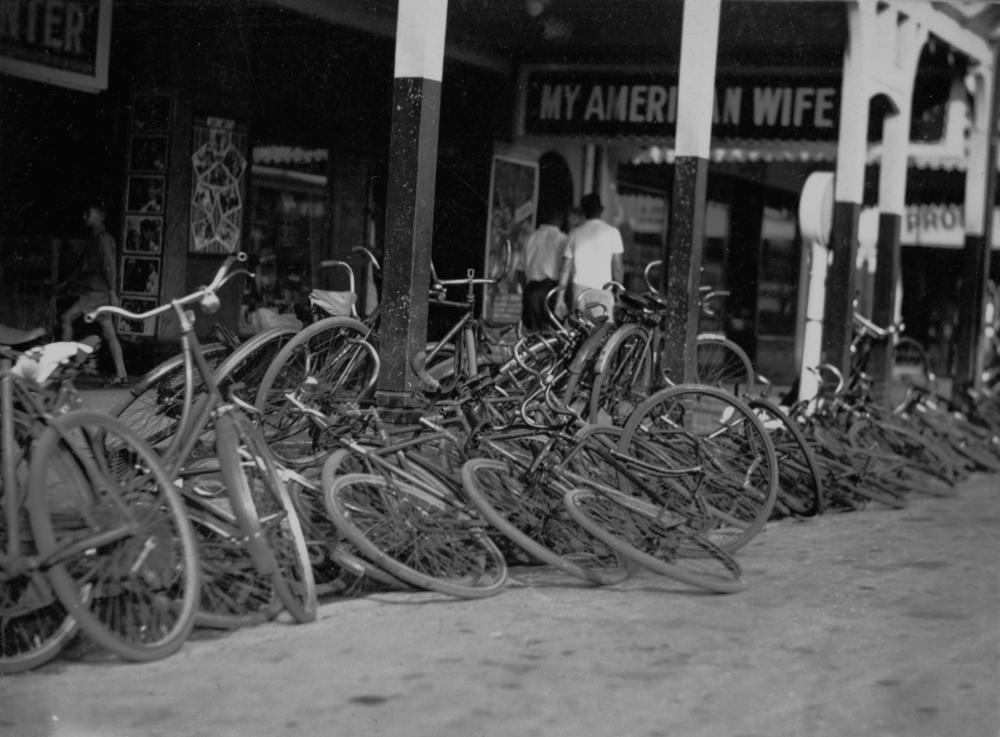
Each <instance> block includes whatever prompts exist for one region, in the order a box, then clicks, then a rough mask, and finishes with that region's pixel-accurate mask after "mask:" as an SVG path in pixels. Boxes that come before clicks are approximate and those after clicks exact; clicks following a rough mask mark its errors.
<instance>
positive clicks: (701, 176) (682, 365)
mask: <svg viewBox="0 0 1000 737" xmlns="http://www.w3.org/2000/svg"><path fill="white" fill-rule="evenodd" d="M720 6H721V0H685V2H684V18H683V32H682V35H681V55H680V69H679V79H678V83H677V93H678V94H677V149H676V158H675V161H674V182H673V193H672V197H671V207H670V230H669V237H668V240H667V244H666V249H665V252H664V254H663V264H664V268H663V270H662V275H661V284H660V287H661V290H662V291H663V293H664V294H665V295H666V300H667V302H668V304H669V306H670V309H669V310H668V311H667V314H666V316H665V317H664V321H663V332H664V346H663V348H664V350H663V364H662V368H663V369H664V370H666V371H667V376H668V377H669V378H670V379H671V380H672V381H675V382H678V383H679V382H682V381H683V382H690V381H694V380H695V378H696V373H697V371H696V369H697V367H696V364H695V340H696V339H697V336H698V310H699V295H698V287H699V286H700V285H701V255H702V249H703V245H704V240H705V190H706V187H707V184H708V157H709V153H710V150H711V143H712V110H713V107H714V102H715V65H716V56H717V50H718V45H719V11H720Z"/></svg>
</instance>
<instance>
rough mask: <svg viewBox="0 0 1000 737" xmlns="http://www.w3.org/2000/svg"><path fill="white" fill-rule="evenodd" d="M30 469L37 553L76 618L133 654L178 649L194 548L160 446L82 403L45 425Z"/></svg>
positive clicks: (192, 602) (190, 608) (189, 618)
mask: <svg viewBox="0 0 1000 737" xmlns="http://www.w3.org/2000/svg"><path fill="white" fill-rule="evenodd" d="M29 478H30V481H29V501H28V504H29V510H30V519H31V528H32V532H33V533H34V535H35V540H36V543H37V546H38V555H39V558H40V560H41V562H42V566H43V568H47V569H48V575H49V579H50V580H51V582H52V587H53V589H54V590H55V592H56V594H57V596H58V597H59V599H60V600H61V601H62V603H63V605H64V606H65V607H66V609H67V610H68V611H69V612H70V613H71V614H72V615H73V616H74V617H75V618H76V619H77V621H78V622H79V624H80V627H81V628H82V629H83V630H84V631H85V632H86V633H87V634H88V635H89V636H90V637H91V638H92V639H93V640H94V641H95V642H97V643H98V644H99V645H101V646H103V647H105V648H107V649H108V650H111V651H112V652H114V653H116V654H117V655H119V656H121V657H122V658H125V659H127V660H134V661H148V660H155V659H158V658H162V657H166V656H167V655H170V654H171V653H173V652H175V651H177V650H178V649H179V648H180V647H181V645H182V644H183V643H184V640H185V639H186V638H187V635H188V633H189V632H190V631H191V628H192V626H193V625H194V620H195V613H196V611H197V606H198V597H199V591H200V577H199V570H198V551H197V547H196V543H195V538H194V533H193V532H192V529H191V523H190V521H189V520H188V518H187V514H186V512H185V509H184V504H183V501H182V500H181V496H180V494H179V492H178V490H177V488H176V487H175V486H174V485H173V484H172V483H171V481H170V479H169V477H168V476H167V474H166V473H165V471H164V470H163V469H162V467H161V466H160V463H159V460H158V457H157V455H156V454H155V452H154V451H153V450H152V449H151V448H150V447H149V446H148V445H147V444H146V443H145V442H144V441H143V440H142V439H141V438H139V437H138V436H137V435H135V433H134V432H132V430H130V429H129V428H128V427H127V426H126V425H124V424H123V423H121V422H120V421H118V420H116V419H114V418H112V417H109V416H107V415H106V414H104V413H103V412H98V411H94V410H76V411H73V412H70V413H67V414H65V415H62V416H61V417H59V418H57V419H55V420H53V421H52V424H51V425H50V426H49V427H48V428H47V429H46V430H45V432H44V433H43V435H42V437H41V439H40V440H39V442H38V446H37V449H36V452H35V455H34V456H33V458H32V463H31V472H30V477H29Z"/></svg>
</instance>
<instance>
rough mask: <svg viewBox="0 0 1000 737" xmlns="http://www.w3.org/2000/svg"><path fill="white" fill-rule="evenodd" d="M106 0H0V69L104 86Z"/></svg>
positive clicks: (66, 83)
mask: <svg viewBox="0 0 1000 737" xmlns="http://www.w3.org/2000/svg"><path fill="white" fill-rule="evenodd" d="M110 46H111V0H0V74H12V75H15V76H18V77H24V78H25V79H32V80H35V81H38V82H48V83H50V84H55V85H59V86H62V87H70V88H72V89H78V90H86V91H88V92H97V91H99V90H105V89H107V87H108V55H109V50H110Z"/></svg>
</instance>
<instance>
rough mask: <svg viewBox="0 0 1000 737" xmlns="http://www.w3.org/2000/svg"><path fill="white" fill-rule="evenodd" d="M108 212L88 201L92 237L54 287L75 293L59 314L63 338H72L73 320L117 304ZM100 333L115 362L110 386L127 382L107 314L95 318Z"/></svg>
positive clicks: (89, 225)
mask: <svg viewBox="0 0 1000 737" xmlns="http://www.w3.org/2000/svg"><path fill="white" fill-rule="evenodd" d="M106 215H107V213H106V212H105V210H104V207H102V206H101V205H97V204H94V205H90V206H89V207H88V208H87V209H86V210H84V213H83V220H84V222H85V223H86V224H87V227H88V228H90V232H91V238H90V240H89V241H88V242H87V245H86V246H85V248H84V251H83V254H82V255H81V258H80V263H79V264H78V265H77V267H76V271H75V272H74V273H73V275H72V276H71V277H70V278H69V279H67V280H66V281H65V282H63V284H61V285H60V287H57V291H60V289H61V288H65V289H66V290H67V291H69V292H70V293H72V294H75V295H76V296H77V300H76V301H75V302H74V303H73V304H72V305H70V307H69V309H67V310H66V311H65V312H64V313H63V314H62V339H63V340H73V323H74V322H75V321H76V320H77V319H78V318H80V317H82V316H83V315H85V314H87V313H88V312H90V311H92V310H95V309H97V308H98V307H102V306H104V305H114V306H116V307H117V306H119V300H118V290H117V288H116V286H115V285H116V283H117V281H118V268H117V263H118V260H117V254H116V250H115V239H114V238H113V237H112V236H111V234H110V233H109V232H108V231H107V228H105V227H104V219H105V217H106ZM98 322H99V323H100V325H101V333H102V335H103V336H104V340H105V341H106V342H107V344H108V350H109V351H110V352H111V359H112V360H113V361H114V364H115V377H114V378H113V379H112V380H111V381H110V382H109V385H110V386H122V385H125V384H127V383H128V374H127V373H126V371H125V358H124V356H123V355H122V346H121V343H119V342H118V333H117V331H116V330H115V324H114V322H112V320H111V316H110V315H102V316H101V317H99V318H98Z"/></svg>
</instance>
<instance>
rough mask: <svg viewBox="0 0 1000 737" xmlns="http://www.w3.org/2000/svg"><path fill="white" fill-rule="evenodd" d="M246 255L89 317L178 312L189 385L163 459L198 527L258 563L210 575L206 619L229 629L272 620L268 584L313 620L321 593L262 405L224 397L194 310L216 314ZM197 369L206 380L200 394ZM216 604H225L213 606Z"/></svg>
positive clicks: (298, 614)
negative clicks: (132, 307)
mask: <svg viewBox="0 0 1000 737" xmlns="http://www.w3.org/2000/svg"><path fill="white" fill-rule="evenodd" d="M245 260H246V255H245V254H242V253H240V254H237V255H235V256H229V257H227V258H226V260H225V261H224V262H223V264H222V266H221V267H220V268H219V270H218V272H217V273H216V275H215V277H214V278H213V280H212V282H211V283H210V284H208V285H207V286H204V287H201V288H199V289H197V290H195V291H194V292H192V293H191V294H188V295H186V296H184V297H180V298H177V299H173V300H171V301H170V302H168V303H166V304H163V305H160V306H158V307H154V308H153V309H150V310H147V311H146V312H142V313H133V312H129V311H128V310H125V309H122V308H120V307H113V306H105V307H100V308H98V309H97V310H94V311H93V312H91V313H90V314H89V315H87V316H86V318H85V319H87V320H94V319H96V318H97V317H98V316H99V315H101V314H105V313H107V314H117V315H121V316H123V317H125V318H127V319H130V320H137V321H144V320H149V319H152V318H154V317H156V316H158V315H160V314H164V313H166V312H170V311H173V313H174V314H175V316H176V318H177V320H178V323H179V325H180V342H181V351H182V355H183V357H184V364H185V372H184V373H185V377H186V381H185V387H184V400H183V402H182V404H181V407H180V417H179V420H178V422H177V429H176V432H175V433H174V435H173V437H172V438H171V439H170V440H169V441H168V442H167V444H166V448H165V449H164V450H163V451H162V454H163V455H162V459H163V465H164V467H165V468H166V470H167V472H168V474H169V475H170V477H172V478H175V479H177V480H178V484H179V488H180V490H181V493H182V494H183V496H184V498H185V500H186V501H187V503H188V505H189V506H191V507H193V508H194V510H195V514H196V517H195V519H196V520H198V528H199V530H200V531H201V532H206V533H210V535H211V537H210V538H208V540H209V542H211V543H212V544H214V545H222V546H223V548H225V549H227V550H229V551H230V552H231V553H232V554H233V555H235V554H236V552H234V551H238V552H240V553H242V555H241V557H242V558H243V559H249V560H250V561H252V563H253V567H252V568H250V567H249V566H247V567H244V568H242V569H240V571H239V575H237V576H236V577H235V578H229V577H228V573H229V571H228V570H227V567H224V566H217V567H215V568H212V569H209V570H207V571H206V574H208V575H207V576H206V580H205V582H204V587H205V590H206V594H205V595H204V596H203V597H202V601H203V603H204V604H205V605H206V606H205V609H206V611H205V612H204V615H206V619H208V620H209V621H211V622H212V623H213V624H216V625H222V626H224V625H225V623H226V622H227V621H233V623H234V624H242V623H245V622H247V621H248V620H249V621H251V622H254V621H259V620H260V619H261V618H266V617H269V616H274V615H275V614H276V613H277V611H278V610H277V608H276V607H275V606H273V605H272V604H271V600H270V597H269V596H267V595H266V594H264V593H263V592H262V591H261V589H262V588H263V583H262V582H264V581H266V582H269V584H270V587H271V590H273V592H274V594H276V596H277V598H278V599H279V600H280V602H281V604H282V605H283V606H284V607H285V609H287V610H288V612H289V613H290V614H291V615H292V617H293V618H295V619H296V620H297V621H300V622H307V621H311V620H313V619H315V616H316V590H315V584H314V581H313V576H312V568H311V566H310V565H309V557H308V552H307V550H306V545H305V540H304V538H303V534H302V529H301V526H300V523H299V519H298V516H297V514H296V511H295V508H294V506H293V504H292V502H291V499H290V497H289V494H288V490H287V488H286V487H285V483H284V481H283V479H282V477H281V475H280V473H279V469H278V466H277V464H276V462H275V460H274V458H273V456H272V455H271V452H270V450H269V449H268V447H267V444H266V443H265V441H264V439H263V437H262V435H261V433H260V430H259V429H258V428H257V426H256V425H255V424H254V423H253V422H252V421H251V420H250V418H249V417H248V415H247V414H246V413H247V412H252V413H253V412H256V410H255V408H254V407H253V406H252V405H250V404H248V403H247V402H245V401H243V400H241V399H240V398H239V397H238V396H237V393H236V392H235V391H233V390H232V387H231V390H230V392H229V399H228V401H227V400H226V399H225V398H224V397H223V395H222V392H221V389H220V387H219V383H218V381H217V380H216V377H215V374H214V373H213V371H212V370H211V367H210V366H209V365H208V363H207V362H206V360H205V358H204V356H203V355H202V353H201V351H200V344H199V342H198V338H197V336H196V334H195V331H194V321H195V317H194V313H193V312H192V311H190V310H188V309H186V307H187V306H188V305H192V304H194V303H199V304H200V305H201V308H202V309H203V310H205V311H208V312H212V311H215V310H217V309H218V307H219V300H218V297H217V296H216V291H217V290H218V289H219V288H220V287H222V285H224V284H225V283H226V282H227V281H229V280H230V279H232V278H234V277H236V276H238V275H240V274H243V273H246V272H245V271H243V270H235V271H230V269H231V268H232V266H233V264H234V263H237V262H242V261H245ZM195 371H197V374H198V375H199V376H200V379H201V382H202V384H203V386H204V391H202V392H199V393H198V395H197V397H196V396H195V394H196V390H197V388H198V386H196V383H195V381H194V378H193V377H194V375H195ZM212 451H214V452H212ZM202 540H203V542H204V541H205V538H202ZM206 559H208V558H207V556H206ZM248 588H249V589H251V590H253V591H254V592H255V593H254V595H253V596H251V597H249V599H248V598H247V597H246V596H245V594H246V591H247V589H248ZM246 601H250V602H252V603H253V604H254V605H255V606H258V607H259V608H258V609H256V610H255V611H249V612H248V611H246V610H245V609H244V608H243V606H242V604H243V603H244V602H246ZM212 602H216V603H222V604H224V605H225V607H226V608H225V609H224V610H223V611H221V612H218V611H211V609H210V606H211V603H212Z"/></svg>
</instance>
